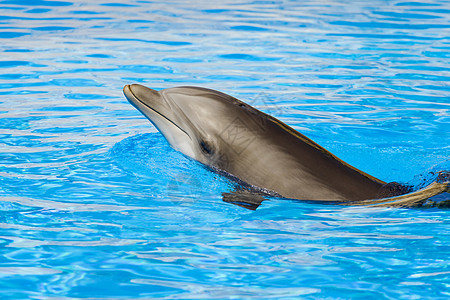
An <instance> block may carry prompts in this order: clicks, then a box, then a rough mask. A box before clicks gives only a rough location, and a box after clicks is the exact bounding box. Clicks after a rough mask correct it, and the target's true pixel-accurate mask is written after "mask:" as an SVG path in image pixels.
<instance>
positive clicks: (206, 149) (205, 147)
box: [200, 141, 212, 154]
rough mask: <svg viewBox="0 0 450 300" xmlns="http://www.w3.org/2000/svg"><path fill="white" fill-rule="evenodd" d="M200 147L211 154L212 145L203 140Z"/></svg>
mask: <svg viewBox="0 0 450 300" xmlns="http://www.w3.org/2000/svg"><path fill="white" fill-rule="evenodd" d="M200 149H202V151H203V152H205V153H207V154H211V153H212V149H211V146H210V145H209V144H208V143H206V142H205V141H201V142H200Z"/></svg>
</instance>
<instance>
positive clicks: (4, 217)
mask: <svg viewBox="0 0 450 300" xmlns="http://www.w3.org/2000/svg"><path fill="white" fill-rule="evenodd" d="M449 19H450V2H449V1H439V0H428V1H421V2H414V1H412V2H411V1H381V0H380V1H377V0H374V1H352V3H351V4H349V3H346V2H345V1H303V2H302V3H301V4H299V2H297V1H232V0H227V1H221V2H220V3H214V2H212V1H169V2H167V1H165V2H151V1H126V2H125V1H121V0H118V1H115V2H107V1H104V2H102V1H78V2H70V1H50V0H33V1H15V0H4V1H0V41H1V43H0V53H1V57H0V71H1V72H0V118H1V119H0V121H1V122H0V209H1V213H0V243H1V248H0V288H1V290H2V292H3V293H4V295H8V297H9V298H10V299H24V298H32V299H52V298H55V299H69V298H70V299H74V298H75V299H77V298H78V299H84V298H89V299H121V298H129V299H139V298H147V299H148V298H152V299H202V298H203V299H227V298H233V297H234V298H239V299H241V298H276V299H294V298H307V299H308V298H309V299H317V298H320V299H336V298H340V299H348V298H352V299H425V298H426V299H447V298H448V297H449V296H450V295H449V292H448V290H449V287H450V270H449V268H448V265H449V259H448V257H449V256H450V235H449V232H450V216H449V212H448V210H440V209H392V208H384V209H374V208H354V207H341V206H332V205H320V204H312V203H305V202H301V201H292V200H286V199H276V198H274V199H270V201H265V202H263V204H262V205H261V206H260V207H259V208H258V209H257V210H256V211H251V210H246V209H244V208H242V207H239V206H236V205H232V204H229V203H225V202H223V201H222V193H223V192H227V191H231V190H232V188H233V184H232V183H231V182H230V181H228V180H227V179H226V178H223V177H221V176H219V175H217V174H214V173H212V172H210V171H208V170H207V169H205V168H203V167H202V166H201V165H199V164H198V163H196V162H194V161H192V160H190V159H188V158H186V157H184V156H183V155H181V154H179V153H177V152H175V151H173V150H172V149H171V148H170V147H169V146H168V144H167V143H166V141H165V140H164V138H163V137H162V136H161V135H160V134H159V133H157V131H156V129H155V128H154V127H153V126H152V125H151V124H150V123H149V122H148V121H147V120H146V119H145V118H144V117H143V116H142V115H141V114H140V113H139V112H138V111H136V110H135V109H134V108H133V107H132V106H131V105H130V104H129V103H128V102H127V101H126V100H125V98H124V97H123V95H122V87H123V86H124V85H125V84H129V83H141V84H144V85H147V86H149V87H152V88H155V89H162V88H168V87H173V86H179V85H198V86H204V87H209V88H213V89H217V90H220V91H222V92H225V93H228V94H230V95H232V96H234V97H237V98H239V99H242V100H244V101H246V102H248V103H250V104H252V105H255V106H256V107H258V108H259V109H261V110H263V111H265V112H267V113H270V114H272V115H274V116H276V117H277V118H279V119H281V120H282V121H284V122H286V123H287V124H289V125H291V126H293V127H294V128H295V129H297V130H299V131H300V132H302V133H304V134H305V135H307V136H308V137H310V138H312V139H313V140H315V141H316V142H317V143H319V144H321V145H322V146H324V147H325V148H327V149H329V150H330V151H331V152H332V153H334V154H336V155H337V156H339V157H340V158H342V159H344V160H345V161H347V162H348V163H350V164H352V165H354V166H356V167H358V168H359V169H361V170H363V171H365V172H367V173H369V174H372V175H374V176H376V177H378V178H380V179H382V180H385V181H399V182H403V183H407V184H412V185H414V186H415V187H416V188H418V187H420V186H423V185H426V184H427V183H430V182H431V181H433V179H434V176H435V175H434V173H433V172H436V171H439V170H450V162H449V157H450V155H449V154H450V146H449V141H450V133H449V129H448V128H450V127H449V124H450V119H449V110H450V102H449V99H450V88H449V83H448V82H449V80H450V72H449V71H450V65H449V58H450V20H449Z"/></svg>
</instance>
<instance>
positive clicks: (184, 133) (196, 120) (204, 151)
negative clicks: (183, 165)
mask: <svg viewBox="0 0 450 300" xmlns="http://www.w3.org/2000/svg"><path fill="white" fill-rule="evenodd" d="M123 91H124V94H125V97H126V98H127V99H128V101H129V102H130V103H131V104H132V105H133V106H135V107H136V108H137V109H138V110H139V111H140V112H141V113H142V114H144V115H145V116H146V117H147V118H148V119H149V120H150V121H151V122H152V123H153V124H154V125H155V126H156V127H157V129H158V130H159V131H160V132H161V133H162V134H163V135H164V137H165V138H166V139H167V141H168V142H169V144H170V145H171V146H172V148H174V149H175V150H178V151H180V152H182V153H183V154H185V155H187V156H189V157H191V158H193V159H195V160H197V161H200V162H201V163H204V164H206V165H209V166H214V167H217V168H219V169H222V170H227V167H226V166H225V164H227V162H229V160H231V159H234V158H232V157H230V155H241V154H242V152H243V150H244V147H245V145H246V144H245V143H246V142H248V141H246V137H245V134H246V133H249V132H250V131H251V134H252V136H254V135H255V134H256V135H258V131H260V128H261V127H260V126H258V124H261V122H264V121H265V119H264V118H262V117H261V112H259V111H257V110H256V109H254V108H253V107H251V106H249V105H247V104H245V103H244V102H241V101H239V100H238V99H235V98H233V97H231V96H229V95H226V94H224V93H221V92H218V91H214V90H210V89H205V88H199V87H176V88H169V89H165V90H161V91H156V90H152V89H150V88H147V87H145V86H142V85H139V84H132V85H126V86H125V87H124V90H123ZM249 128H250V129H249ZM239 134H240V135H241V136H239ZM261 134H262V132H261ZM230 148H231V149H234V153H230V152H229V151H223V149H230Z"/></svg>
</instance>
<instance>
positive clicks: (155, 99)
mask: <svg viewBox="0 0 450 300" xmlns="http://www.w3.org/2000/svg"><path fill="white" fill-rule="evenodd" d="M123 93H124V95H125V97H126V98H127V100H128V102H130V103H131V104H132V105H133V106H134V107H135V108H137V110H139V111H140V112H141V113H142V114H143V115H144V116H146V117H147V119H149V120H150V121H151V122H152V123H153V125H155V126H156V127H157V128H158V130H159V131H160V132H161V133H162V134H163V135H164V136H165V137H166V138H167V139H168V140H169V142H170V141H171V139H170V137H169V136H170V135H171V134H170V133H169V132H170V130H169V129H168V127H167V124H171V125H173V128H177V129H178V130H180V131H181V132H182V133H184V134H185V135H187V136H188V137H189V139H191V137H190V135H189V134H188V133H187V132H186V130H184V129H183V128H181V127H180V125H178V124H177V123H176V122H174V120H173V119H174V117H175V114H174V112H173V111H172V109H171V107H170V105H167V104H168V103H167V102H166V100H165V99H164V98H163V97H161V94H160V93H159V92H158V91H156V90H152V89H150V88H148V87H146V86H143V85H140V84H127V85H125V86H124V88H123ZM171 144H172V143H171Z"/></svg>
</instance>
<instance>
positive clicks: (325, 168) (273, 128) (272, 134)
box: [124, 84, 406, 203]
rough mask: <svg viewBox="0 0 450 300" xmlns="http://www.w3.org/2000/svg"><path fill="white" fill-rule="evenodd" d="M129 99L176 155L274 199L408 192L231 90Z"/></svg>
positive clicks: (136, 89) (134, 91)
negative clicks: (341, 156) (250, 103)
mask: <svg viewBox="0 0 450 300" xmlns="http://www.w3.org/2000/svg"><path fill="white" fill-rule="evenodd" d="M124 94H125V96H126V98H127V99H128V101H129V102H130V103H131V104H132V105H133V106H135V107H136V108H137V109H138V110H139V111H140V112H142V113H143V114H144V115H145V116H146V117H147V118H148V119H149V120H150V121H151V122H152V123H153V124H154V125H155V126H156V127H157V128H158V130H159V131H160V132H161V133H162V134H163V135H164V137H165V138H166V139H167V140H168V142H169V143H170V145H171V146H172V147H173V148H174V149H175V150H178V151H180V152H182V153H183V154H185V155H187V156H189V157H191V158H193V159H195V160H197V161H199V162H201V163H203V164H205V165H207V166H209V167H212V168H213V169H215V170H218V171H221V172H225V173H227V174H230V175H232V177H234V178H235V179H238V180H239V181H242V182H244V183H246V184H248V185H250V186H252V187H258V188H261V189H262V190H263V191H265V192H268V193H269V194H272V195H278V196H282V197H285V198H292V199H300V200H320V201H333V202H336V201H338V202H352V203H354V202H355V201H362V200H367V199H376V198H383V197H391V196H396V195H398V194H404V193H405V192H406V190H403V191H400V192H399V193H396V194H395V192H391V191H390V189H389V188H387V189H386V188H384V187H386V183H385V182H383V181H381V180H379V179H377V178H375V177H373V176H370V175H368V174H366V173H364V172H362V171H360V170H358V169H356V168H354V167H352V166H350V165H349V164H347V163H345V162H344V161H342V160H340V159H339V158H337V157H336V156H334V155H333V154H331V153H330V152H328V151H327V150H326V149H324V148H323V147H321V146H320V145H318V144H317V143H315V142H313V141H312V140H310V139H309V138H307V137H306V136H304V135H302V134H300V133H299V132H297V131H295V130H294V129H292V128H291V127H289V126H288V125H286V124H284V123H282V122H281V121H279V120H277V119H275V118H273V117H271V116H269V115H267V114H265V113H263V112H261V111H259V110H257V109H255V108H253V107H251V106H250V105H248V104H245V103H244V102H242V101H240V100H238V99H235V98H233V97H231V96H229V95H226V94H224V93H221V92H218V91H214V90H210V89H205V88H199V87H176V88H169V89H165V90H161V91H159V92H158V91H155V90H152V89H149V88H147V87H144V86H142V85H138V84H133V85H126V86H125V87H124ZM388 186H389V185H388ZM393 186H395V185H393ZM389 187H392V186H389ZM394 190H395V189H394ZM400 190H401V189H400Z"/></svg>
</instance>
